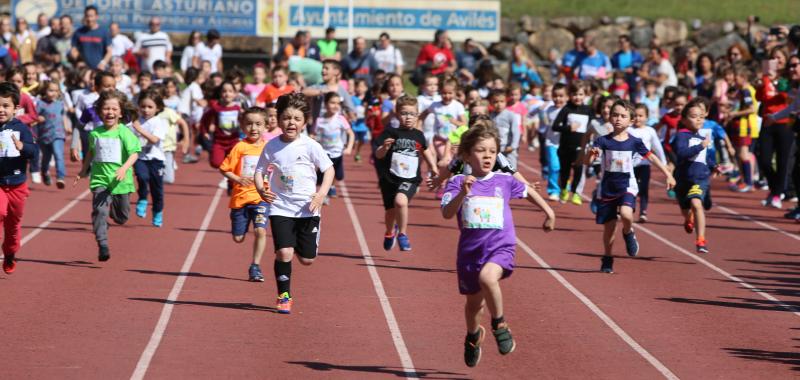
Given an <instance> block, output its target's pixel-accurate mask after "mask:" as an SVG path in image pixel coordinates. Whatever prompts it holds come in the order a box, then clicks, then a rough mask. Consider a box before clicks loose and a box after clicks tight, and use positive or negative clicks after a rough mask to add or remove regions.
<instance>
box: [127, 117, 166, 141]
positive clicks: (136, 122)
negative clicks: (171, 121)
mask: <svg viewBox="0 0 800 380" xmlns="http://www.w3.org/2000/svg"><path fill="white" fill-rule="evenodd" d="M131 124H132V125H133V129H135V130H136V132H138V133H139V134H140V135H142V137H144V139H145V140H147V142H148V143H150V144H158V142H159V141H161V139H159V138H158V136H156V135H154V134H151V133H150V132H148V131H147V130H146V129H144V128H142V123H140V122H139V120H134V121H133V123H131Z"/></svg>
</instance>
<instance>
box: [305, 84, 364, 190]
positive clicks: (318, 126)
mask: <svg viewBox="0 0 800 380" xmlns="http://www.w3.org/2000/svg"><path fill="white" fill-rule="evenodd" d="M324 101H325V112H324V113H323V114H322V115H320V117H318V118H317V120H316V123H315V125H314V133H315V134H316V139H317V141H319V143H320V144H322V149H325V153H327V154H328V157H330V159H331V161H332V162H333V169H334V173H335V174H336V176H335V178H336V181H337V182H338V181H342V180H344V159H343V156H349V155H350V153H352V151H353V142H354V141H355V134H353V130H352V129H351V128H350V122H348V121H347V118H345V117H344V116H343V115H342V113H341V111H342V97H341V96H340V95H339V94H338V93H336V92H329V93H327V94H325V97H324ZM344 137H346V139H343V138H344ZM328 196H330V197H336V187H335V186H331V188H330V190H329V191H328ZM326 200H327V199H326Z"/></svg>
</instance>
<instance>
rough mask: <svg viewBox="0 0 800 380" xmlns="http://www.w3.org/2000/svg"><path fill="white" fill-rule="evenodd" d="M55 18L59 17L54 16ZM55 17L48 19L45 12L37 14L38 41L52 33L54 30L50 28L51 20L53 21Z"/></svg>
mask: <svg viewBox="0 0 800 380" xmlns="http://www.w3.org/2000/svg"><path fill="white" fill-rule="evenodd" d="M53 19H56V20H58V18H57V17H53ZM53 19H50V20H48V19H47V15H46V14H44V13H39V15H38V16H36V27H37V29H36V34H35V36H36V40H37V41H38V40H41V39H42V38H45V37H46V36H49V35H50V33H51V32H52V31H53V30H52V29H51V28H50V21H52V20H53Z"/></svg>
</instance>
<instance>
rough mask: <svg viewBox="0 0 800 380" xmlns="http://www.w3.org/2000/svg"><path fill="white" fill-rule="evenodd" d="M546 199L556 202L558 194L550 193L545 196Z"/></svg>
mask: <svg viewBox="0 0 800 380" xmlns="http://www.w3.org/2000/svg"><path fill="white" fill-rule="evenodd" d="M547 199H548V200H549V201H552V202H557V201H558V194H557V193H552V194H550V195H548V196H547Z"/></svg>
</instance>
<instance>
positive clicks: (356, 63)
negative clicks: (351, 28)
mask: <svg viewBox="0 0 800 380" xmlns="http://www.w3.org/2000/svg"><path fill="white" fill-rule="evenodd" d="M342 68H343V69H344V71H345V72H346V73H347V77H349V78H352V79H364V80H365V81H367V84H368V85H369V86H370V87H371V86H372V78H373V77H374V75H375V72H376V71H378V62H377V61H375V58H374V57H373V56H372V53H370V52H369V50H367V40H365V39H364V37H356V39H355V41H354V44H353V51H351V52H350V54H347V55H346V56H345V57H344V59H342Z"/></svg>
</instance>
